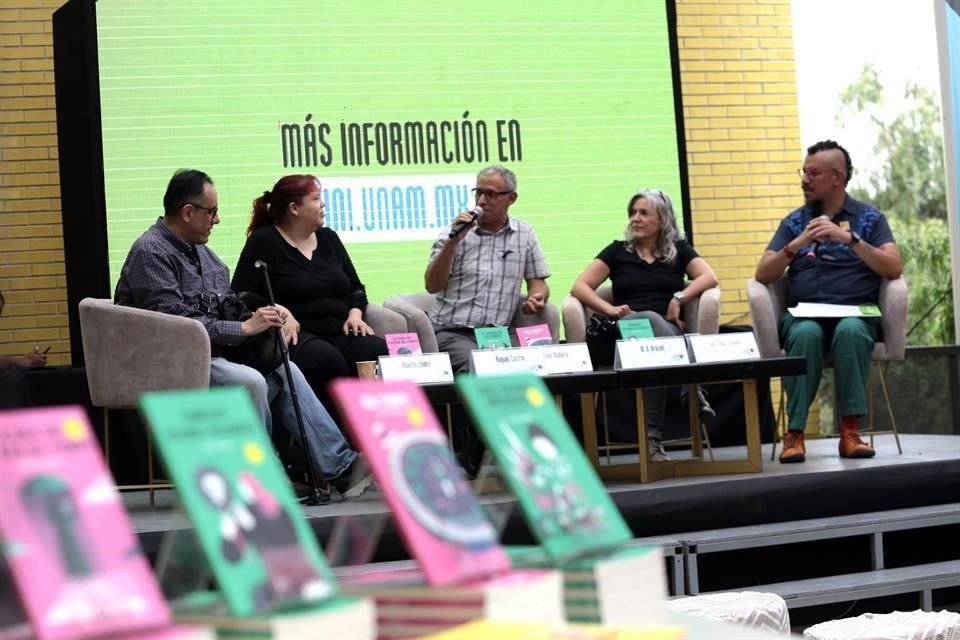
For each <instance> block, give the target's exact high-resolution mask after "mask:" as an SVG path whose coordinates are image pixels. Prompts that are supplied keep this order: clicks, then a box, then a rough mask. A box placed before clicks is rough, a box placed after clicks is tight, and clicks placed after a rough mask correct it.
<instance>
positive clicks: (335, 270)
mask: <svg viewBox="0 0 960 640" xmlns="http://www.w3.org/2000/svg"><path fill="white" fill-rule="evenodd" d="M316 235H317V248H316V249H315V250H314V252H313V258H312V259H310V260H307V258H306V257H305V256H304V255H303V254H302V253H300V250H299V249H297V248H296V247H293V246H291V245H290V244H289V243H288V242H287V241H286V240H284V238H283V236H281V235H280V232H279V231H278V230H277V228H276V227H274V226H273V225H267V226H264V227H260V228H259V229H257V230H256V231H254V232H253V233H251V234H250V236H249V237H248V238H247V243H246V244H245V245H244V246H243V251H241V252H240V259H239V260H238V261H237V268H236V272H235V273H234V274H233V290H234V291H236V292H238V293H240V294H241V295H242V296H243V299H244V300H245V301H246V302H247V304H248V305H249V306H250V308H252V309H257V308H259V307H262V306H264V305H265V304H267V302H268V298H267V287H266V285H265V284H264V281H263V274H262V273H261V272H260V270H259V269H257V268H256V267H254V266H253V263H254V262H256V261H257V260H262V261H264V262H266V263H267V264H268V265H269V269H270V283H271V284H272V286H273V295H274V296H275V298H276V301H277V303H278V304H282V305H283V306H285V307H287V308H288V309H289V310H290V312H291V313H292V314H293V315H294V317H295V318H296V319H297V320H298V321H299V322H300V327H301V329H303V330H304V331H308V332H310V333H315V334H318V335H334V334H339V333H343V323H344V322H345V321H346V319H347V313H348V312H349V311H350V309H352V308H353V307H356V308H358V309H360V310H361V311H363V310H365V309H366V308H367V292H366V289H365V288H364V286H363V283H362V282H360V278H359V277H358V276H357V271H356V269H354V268H353V262H351V261H350V256H349V255H347V250H346V248H345V247H344V246H343V243H342V242H340V238H339V236H337V234H336V232H334V231H333V230H332V229H328V228H326V227H321V228H319V229H317V234H316Z"/></svg>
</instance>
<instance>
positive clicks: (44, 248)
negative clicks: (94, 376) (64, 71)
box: [0, 0, 70, 364]
mask: <svg viewBox="0 0 960 640" xmlns="http://www.w3.org/2000/svg"><path fill="white" fill-rule="evenodd" d="M60 4H61V1H60V0H3V2H2V4H0V291H3V293H4V296H5V297H6V301H7V304H6V308H5V309H4V311H3V316H0V354H4V355H22V354H23V353H26V352H27V351H28V350H30V349H33V347H34V345H37V344H39V345H42V346H44V347H47V346H50V347H52V348H51V350H50V354H49V356H50V360H49V361H50V363H51V364H69V361H70V354H69V351H70V349H69V329H68V326H67V293H66V280H65V277H64V264H63V238H62V235H63V234H62V232H61V227H60V189H59V173H58V171H59V168H58V165H57V136H56V132H57V124H56V115H55V111H54V108H55V105H54V90H53V43H52V23H51V20H50V17H51V15H52V14H53V11H54V10H55V9H56V8H57V7H59V6H60Z"/></svg>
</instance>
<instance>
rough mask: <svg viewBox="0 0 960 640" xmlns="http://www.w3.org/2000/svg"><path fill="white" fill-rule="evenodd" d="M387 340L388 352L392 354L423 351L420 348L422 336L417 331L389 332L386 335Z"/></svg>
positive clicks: (415, 353) (398, 354)
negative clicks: (418, 335) (419, 336)
mask: <svg viewBox="0 0 960 640" xmlns="http://www.w3.org/2000/svg"><path fill="white" fill-rule="evenodd" d="M383 338H384V340H386V341H387V352H388V353H389V354H390V355H391V356H411V355H418V354H420V353H423V350H422V349H420V338H418V337H417V334H416V333H388V334H386V335H385V336H384V337H383Z"/></svg>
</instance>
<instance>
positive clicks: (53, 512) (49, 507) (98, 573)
mask: <svg viewBox="0 0 960 640" xmlns="http://www.w3.org/2000/svg"><path fill="white" fill-rule="evenodd" d="M0 469H2V470H3V471H2V474H3V480H2V481H0V553H2V555H3V556H4V561H5V564H6V565H7V571H9V581H10V582H12V583H13V585H14V587H15V590H16V591H17V593H18V594H19V603H20V609H21V610H22V611H23V613H24V614H25V618H26V620H27V621H28V622H29V629H30V631H31V633H32V637H34V638H36V639H37V640H61V639H63V640H66V639H75V638H84V639H85V638H101V637H104V636H107V635H111V634H121V635H122V634H125V633H126V634H131V633H134V632H139V631H146V630H150V629H154V630H159V629H161V628H163V627H166V626H167V625H169V623H170V612H169V610H168V608H167V604H166V602H165V601H164V599H163V594H162V593H161V592H160V589H159V587H158V586H157V583H156V580H155V579H154V577H153V573H152V571H151V569H150V565H149V564H148V562H147V559H146V557H145V556H144V555H143V552H142V551H141V549H140V544H139V542H138V541H137V538H136V536H135V535H134V533H133V530H132V529H131V527H130V521H129V519H128V518H127V513H126V511H125V510H124V506H123V501H122V500H121V498H120V494H119V493H118V492H117V490H116V487H115V486H114V482H113V478H112V476H111V475H110V472H109V470H108V469H107V467H106V465H105V464H104V460H103V455H102V454H101V451H100V444H99V442H98V440H97V438H96V436H95V435H94V434H93V431H92V430H91V429H90V425H89V422H88V420H87V414H86V412H85V410H84V409H83V408H82V407H79V406H68V407H55V408H43V409H25V410H17V411H4V412H0ZM14 613H15V612H14ZM20 626H21V627H22V626H23V625H22V624H21V625H20Z"/></svg>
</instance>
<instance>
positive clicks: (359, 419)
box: [331, 378, 510, 586]
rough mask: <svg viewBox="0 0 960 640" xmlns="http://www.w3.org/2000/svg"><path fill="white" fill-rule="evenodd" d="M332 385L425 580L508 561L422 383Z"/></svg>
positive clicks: (471, 573)
mask: <svg viewBox="0 0 960 640" xmlns="http://www.w3.org/2000/svg"><path fill="white" fill-rule="evenodd" d="M331 391H332V394H333V397H334V399H335V400H336V402H337V404H338V406H339V407H340V413H341V415H342V416H343V417H344V419H345V420H346V422H347V425H348V426H349V428H350V432H351V433H352V434H353V440H354V442H356V443H358V444H359V446H360V449H361V450H362V451H363V453H364V457H365V458H366V459H367V464H368V465H369V466H370V469H371V471H372V472H373V476H374V477H375V478H376V480H377V482H378V484H379V485H380V491H381V493H382V494H383V497H384V500H385V501H386V503H387V506H389V507H390V511H391V513H392V515H393V518H394V521H395V522H396V525H397V528H398V529H399V530H400V534H401V536H402V537H403V539H404V543H405V544H406V547H407V551H408V552H409V553H410V556H411V557H412V558H414V559H415V560H416V561H417V562H418V563H419V566H420V569H421V570H422V571H423V574H424V577H425V578H426V580H427V583H429V584H430V585H432V586H439V585H447V584H454V583H458V582H463V581H465V580H469V579H471V578H479V577H482V576H489V575H492V574H495V573H497V572H500V571H503V570H506V569H509V568H510V560H509V559H508V557H507V554H506V552H504V550H503V548H502V547H501V546H500V543H499V541H498V540H497V532H496V531H495V530H494V528H493V526H492V525H491V524H490V522H489V520H487V517H486V514H485V513H484V511H483V509H482V508H481V506H480V504H479V502H477V498H476V496H474V494H473V491H472V489H471V488H470V484H469V483H468V482H467V480H466V479H465V478H464V475H463V472H462V471H461V469H460V467H459V465H458V464H457V462H456V459H455V458H454V457H453V453H452V452H451V451H450V447H449V445H448V443H447V438H446V437H445V436H444V435H443V431H442V430H441V429H440V424H439V423H438V422H437V418H436V416H435V415H434V413H433V410H432V409H431V407H430V403H429V402H427V398H426V396H425V395H424V393H423V391H422V390H421V389H420V387H418V386H417V385H416V384H415V383H413V382H409V381H396V382H380V381H376V380H358V379H347V378H341V379H339V380H336V381H335V382H333V384H332V385H331Z"/></svg>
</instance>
